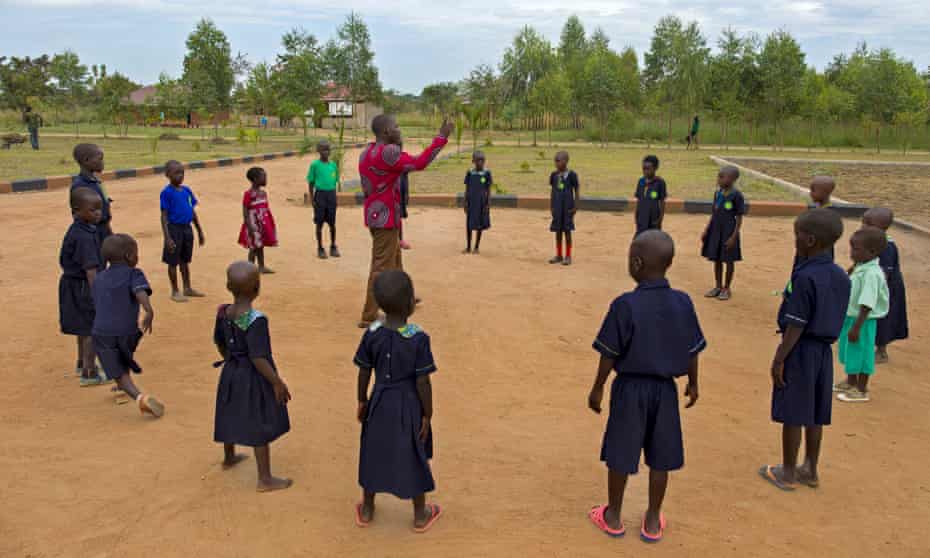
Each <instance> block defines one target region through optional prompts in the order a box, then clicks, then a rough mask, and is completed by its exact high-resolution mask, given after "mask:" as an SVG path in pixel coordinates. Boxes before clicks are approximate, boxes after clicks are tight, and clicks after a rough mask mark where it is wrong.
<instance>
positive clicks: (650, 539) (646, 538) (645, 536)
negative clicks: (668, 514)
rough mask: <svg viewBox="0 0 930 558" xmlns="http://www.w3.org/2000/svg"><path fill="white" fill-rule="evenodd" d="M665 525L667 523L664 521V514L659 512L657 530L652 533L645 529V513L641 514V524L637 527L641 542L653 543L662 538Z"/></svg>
mask: <svg viewBox="0 0 930 558" xmlns="http://www.w3.org/2000/svg"><path fill="white" fill-rule="evenodd" d="M667 526H668V524H667V523H666V522H665V514H664V513H662V512H659V532H658V533H656V534H655V535H652V534H650V533H649V532H648V531H646V514H643V526H642V527H641V528H640V529H639V538H640V539H642V541H643V542H647V543H649V544H655V543H657V542H659V541H661V540H662V535H664V534H665V527H667Z"/></svg>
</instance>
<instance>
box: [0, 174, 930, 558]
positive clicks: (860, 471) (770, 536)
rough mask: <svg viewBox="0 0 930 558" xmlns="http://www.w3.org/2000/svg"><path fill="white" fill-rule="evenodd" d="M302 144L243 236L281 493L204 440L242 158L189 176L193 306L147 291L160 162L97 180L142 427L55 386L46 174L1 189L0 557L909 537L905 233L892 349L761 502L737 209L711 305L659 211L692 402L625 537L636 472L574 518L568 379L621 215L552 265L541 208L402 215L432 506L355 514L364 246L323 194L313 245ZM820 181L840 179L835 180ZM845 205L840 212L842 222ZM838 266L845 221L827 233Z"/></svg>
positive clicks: (917, 552)
mask: <svg viewBox="0 0 930 558" xmlns="http://www.w3.org/2000/svg"><path fill="white" fill-rule="evenodd" d="M308 162H309V160H304V161H299V160H293V159H291V160H282V161H269V162H267V164H266V165H265V166H266V168H267V170H268V173H269V179H270V184H271V187H270V195H271V202H272V209H273V211H274V213H275V217H276V218H277V221H278V224H279V230H280V235H279V236H280V237H281V238H282V245H281V246H280V247H279V248H276V249H272V250H269V254H268V259H269V264H270V265H271V266H273V267H274V268H275V269H276V270H277V271H278V274H277V275H274V276H270V277H266V278H265V279H264V283H263V293H262V296H261V297H260V298H259V299H258V301H257V307H258V308H260V309H261V310H263V311H264V312H265V313H267V314H268V315H269V317H270V324H271V332H272V338H273V346H274V350H275V360H276V361H277V363H278V365H279V366H280V369H281V372H282V374H283V375H284V376H285V378H286V379H287V381H288V383H289V385H290V387H291V390H292V392H293V395H294V399H293V401H292V402H291V406H290V413H291V420H292V431H291V433H290V434H288V435H287V436H285V437H284V438H282V439H281V440H280V441H279V442H278V443H276V444H274V446H273V448H272V459H273V468H274V470H275V472H277V473H278V474H281V475H286V476H290V477H292V478H293V479H295V484H294V486H293V488H292V489H291V490H288V491H285V492H280V493H275V494H257V493H256V492H255V491H254V484H255V475H256V473H255V465H254V459H252V458H251V456H250V459H249V460H248V461H247V462H245V463H244V464H242V465H241V466H239V467H238V468H237V469H235V470H232V471H228V472H224V471H222V470H221V469H220V461H221V458H222V451H221V448H220V447H219V446H217V445H216V444H214V443H213V441H212V429H213V408H214V396H215V390H216V379H217V371H216V370H215V369H213V368H211V366H210V363H211V362H212V361H214V360H215V358H216V354H215V351H214V349H213V347H212V344H211V334H212V327H213V319H214V315H215V309H216V307H217V305H218V304H221V303H223V302H225V301H228V300H229V296H228V295H227V293H226V292H225V288H224V285H225V277H224V268H225V266H226V265H227V264H228V263H230V262H231V261H233V260H235V259H240V258H244V257H245V252H244V250H242V249H241V248H240V247H239V246H238V245H237V244H236V243H235V240H236V238H237V235H238V230H239V224H240V222H241V221H240V219H241V217H240V215H241V213H240V209H239V202H240V200H241V195H242V191H243V189H244V188H245V180H244V178H243V176H244V173H245V170H246V169H245V168H244V167H234V168H228V169H215V170H204V171H196V172H192V173H190V174H189V176H188V180H187V182H188V183H189V184H190V185H191V186H192V187H193V189H194V191H195V192H196V193H197V194H198V196H199V197H200V199H201V202H202V205H201V207H200V215H201V219H202V221H203V224H204V228H205V231H206V236H207V245H206V246H205V247H204V248H201V249H197V251H196V252H195V259H194V264H193V277H194V285H195V287H198V288H200V289H202V290H204V291H206V293H208V297H207V298H206V299H202V300H197V301H192V302H189V303H187V304H175V303H172V302H170V301H169V297H168V295H169V293H168V281H167V277H166V273H165V268H164V266H162V265H161V264H160V263H159V259H160V253H161V233H160V231H159V225H158V202H157V199H158V191H159V189H160V187H161V186H162V184H163V179H162V178H160V177H149V178H143V179H134V180H126V181H119V182H114V183H112V184H110V194H111V196H112V197H113V198H115V200H116V202H115V203H114V206H113V213H114V216H115V217H114V223H113V224H114V228H115V229H116V230H118V231H122V232H129V233H131V234H133V235H134V236H135V237H136V238H137V239H139V241H140V244H141V263H140V266H141V268H142V269H144V270H145V272H146V273H147V274H148V276H149V278H150V280H151V282H152V284H153V287H154V289H155V294H154V295H153V304H154V306H155V311H156V318H155V331H154V335H153V336H152V337H151V338H148V339H146V340H145V341H144V342H143V344H142V346H141V348H140V351H139V353H138V359H139V362H140V363H142V365H143V367H144V368H145V372H144V374H143V375H142V376H141V377H140V378H139V381H140V383H141V385H142V386H144V388H146V389H147V390H150V391H151V392H153V393H155V394H158V395H159V396H160V397H161V398H163V399H164V401H165V402H166V403H167V414H166V416H165V417H164V418H162V419H160V420H152V419H146V418H142V417H140V416H139V414H138V412H137V411H136V410H135V409H133V408H132V407H131V406H130V405H124V406H118V405H116V404H115V403H114V402H113V399H112V396H111V395H110V394H109V390H108V389H107V388H88V389H80V388H78V383H77V379H76V378H75V377H74V376H73V372H72V367H73V362H74V342H73V340H72V339H71V338H67V337H64V336H62V335H60V334H59V333H58V324H57V300H56V285H57V282H58V276H59V269H58V265H57V257H58V250H59V246H60V242H61V237H62V235H63V233H64V231H65V229H66V227H67V225H68V223H69V217H68V212H67V209H66V207H67V205H66V201H65V198H66V196H67V194H66V193H65V192H63V191H56V192H46V193H34V194H23V195H4V196H0V219H2V222H3V223H7V224H8V227H7V239H6V241H5V242H3V243H2V244H0V265H2V266H3V269H4V271H5V273H4V274H3V275H2V276H0V289H2V292H3V301H4V303H5V308H6V314H7V319H6V320H3V321H2V323H0V349H2V351H0V353H2V355H3V360H4V364H5V365H6V370H7V372H6V380H5V381H4V388H3V389H2V390H0V439H2V440H3V443H2V445H0V495H2V500H3V505H2V506H0V556H4V557H7V556H9V557H20V556H28V557H32V558H40V557H42V558H45V557H52V556H81V557H84V556H87V557H109V556H113V557H116V556H120V557H122V556H160V557H167V556H185V557H187V556H211V557H212V556H222V557H227V556H229V557H239V556H242V557H246V556H248V557H256V556H269V557H271V556H274V557H290V556H334V555H345V556H361V555H369V556H515V555H516V556H556V555H558V556H594V555H603V554H604V553H607V552H620V553H624V554H627V553H633V552H648V553H650V555H654V556H682V552H684V553H686V555H688V556H713V557H718V556H734V557H737V556H738V557H743V556H753V557H762V558H766V557H775V556H778V557H783V556H813V555H818V556H837V557H839V556H853V555H858V556H877V555H880V554H882V555H887V556H894V557H905V556H914V557H916V556H927V553H928V546H927V539H926V535H925V533H924V532H923V531H924V529H923V528H922V527H920V525H926V518H927V517H930V481H928V476H927V471H926V469H927V467H926V464H927V462H928V460H930V446H928V444H927V440H928V439H930V414H928V413H927V409H926V402H927V401H928V398H930V381H928V376H927V372H926V362H927V357H928V356H930V350H928V348H927V344H926V343H927V342H928V341H930V336H928V334H927V331H928V326H930V322H928V319H927V318H926V317H925V316H923V314H922V313H919V312H917V311H916V310H915V309H919V308H928V304H930V285H928V281H930V251H928V249H927V248H928V246H930V241H928V240H925V239H921V238H918V237H914V236H911V235H909V234H898V235H897V239H898V242H899V245H900V248H901V252H902V259H903V264H904V273H905V278H906V281H907V286H908V296H909V298H910V300H909V302H910V309H911V312H910V317H911V330H912V332H913V333H912V335H913V337H912V339H910V340H909V341H907V342H903V343H900V344H898V345H894V346H893V347H892V348H891V357H892V363H891V364H889V365H886V366H884V367H882V368H881V369H880V371H879V372H878V374H877V376H876V377H875V379H874V380H873V383H872V386H873V389H874V391H873V400H872V402H871V403H869V404H866V405H861V406H855V407H852V406H844V405H842V404H839V403H838V404H836V405H835V407H834V425H833V426H832V427H830V428H829V429H828V430H827V434H826V438H825V446H824V455H823V461H822V487H821V488H820V489H819V490H817V491H813V490H809V489H804V490H799V491H797V492H795V493H791V494H787V493H781V492H778V491H776V490H775V489H774V488H773V487H772V486H770V485H768V484H766V483H764V482H763V481H762V480H760V479H759V477H758V476H757V474H756V470H757V469H758V467H759V466H760V465H762V464H763V463H767V462H769V463H776V462H778V461H779V459H780V449H779V447H780V445H779V440H780V430H779V429H778V428H777V427H776V426H775V425H774V424H772V423H771V422H770V421H769V408H770V407H769V405H770V398H769V396H770V389H771V388H770V380H769V375H768V365H769V362H770V358H771V355H772V352H773V350H774V348H775V345H776V342H777V339H776V336H775V333H774V332H775V324H774V319H775V312H776V308H777V304H778V298H777V297H776V296H773V295H772V292H773V291H774V290H777V289H779V288H781V287H782V286H783V285H784V283H785V280H786V278H787V277H786V275H787V268H788V266H789V265H790V261H791V255H792V248H791V243H790V242H789V240H788V239H789V235H790V226H791V224H790V221H789V220H787V219H765V220H763V219H761V218H752V217H750V218H747V220H746V224H745V229H744V230H745V236H744V240H743V250H744V254H745V257H746V262H744V263H743V264H741V265H740V266H739V268H738V270H737V275H736V280H735V283H734V294H735V297H734V299H733V300H732V301H730V302H729V303H722V302H717V301H714V302H709V301H707V300H706V299H704V298H701V297H700V293H703V292H704V291H705V290H706V289H707V288H708V287H709V286H710V283H711V280H712V274H711V267H710V265H709V264H708V263H707V262H705V261H703V260H702V259H701V258H700V257H699V255H698V252H699V250H698V235H699V230H700V227H702V226H703V224H704V217H701V216H684V215H670V216H669V218H668V219H667V225H668V229H669V231H670V232H671V233H672V234H673V236H674V237H675V238H676V239H677V241H678V257H677V260H676V262H675V264H674V266H673V268H672V270H671V275H670V278H671V281H672V283H673V285H674V286H676V287H678V288H680V289H683V290H685V291H687V292H689V293H691V294H692V296H694V297H695V303H696V305H697V309H698V313H699V316H700V319H701V322H702V325H703V328H704V332H705V334H706V336H707V338H708V341H709V348H708V349H707V351H706V352H705V353H704V356H703V357H702V361H701V369H702V371H701V374H702V381H701V400H700V401H699V403H698V405H697V406H696V407H695V408H693V409H690V410H687V411H682V414H683V422H684V431H685V432H684V435H685V446H686V456H687V457H686V460H687V464H686V466H685V468H684V469H683V470H682V471H681V472H678V473H676V474H674V475H673V477H672V482H671V484H670V488H669V493H668V497H667V500H666V506H665V513H666V515H667V517H668V521H669V527H668V530H667V533H666V538H665V540H664V541H663V542H662V543H661V544H660V545H658V546H657V547H654V548H651V549H649V550H647V549H646V548H645V546H644V545H643V543H641V542H640V541H639V540H637V537H636V532H637V529H638V526H639V520H640V517H641V513H642V512H643V510H644V509H645V507H646V476H645V475H639V476H637V477H635V478H633V479H631V481H630V483H629V486H628V489H627V499H626V506H625V508H624V511H623V518H624V520H625V522H626V525H627V528H628V529H629V530H630V535H629V536H627V537H626V539H625V540H613V539H609V538H608V537H605V536H604V535H603V534H601V533H599V532H597V531H596V530H595V528H594V527H593V526H592V525H591V524H590V523H589V522H588V520H587V518H586V512H587V510H588V509H589V508H590V507H591V506H593V505H595V504H600V503H603V502H605V501H606V494H605V492H606V487H605V485H606V474H605V469H604V466H603V465H602V464H601V463H600V462H599V461H598V455H599V449H600V442H601V436H602V433H603V428H604V423H605V420H606V416H597V415H594V414H592V413H591V412H590V411H588V409H587V407H586V398H587V394H588V390H589V387H590V384H591V381H592V379H593V377H594V374H595V368H596V363H597V355H596V354H595V353H594V351H593V350H591V348H590V344H591V341H592V339H593V337H594V336H595V334H596V332H597V329H598V327H599V325H600V321H601V319H602V317H603V314H604V312H605V311H606V309H607V307H608V304H609V303H610V301H611V300H612V299H613V297H615V296H616V295H617V294H619V293H621V292H622V291H624V290H627V289H629V288H630V287H631V280H630V279H629V278H628V277H627V275H626V272H625V268H626V263H625V255H626V246H627V240H628V238H629V237H630V235H631V234H632V232H633V224H632V219H631V216H630V214H623V215H612V214H588V213H584V214H580V215H579V216H578V218H577V223H578V229H579V230H578V233H577V246H576V250H575V255H576V265H574V266H573V267H571V268H563V267H561V266H559V267H555V266H549V265H547V264H546V263H545V260H546V259H547V258H548V257H549V256H550V255H551V250H552V237H551V235H550V233H548V232H547V225H548V217H547V216H546V214H545V213H544V212H532V211H523V210H495V211H494V212H493V214H492V220H493V228H492V229H491V230H490V231H489V232H488V233H487V235H486V236H485V240H484V244H483V246H482V249H483V254H482V255H481V256H464V255H461V254H460V250H461V248H462V244H463V238H462V236H463V234H462V233H463V231H462V228H463V227H462V225H463V216H462V214H461V212H459V211H454V210H441V209H412V212H411V213H412V215H411V218H410V220H409V222H408V228H407V238H408V239H409V240H410V241H411V242H412V243H413V245H414V250H412V251H410V252H407V253H405V258H406V266H407V269H408V271H409V272H410V273H411V274H412V276H413V278H414V281H415V284H416V287H417V292H418V294H419V295H420V296H422V297H423V298H424V300H425V303H424V305H423V306H422V307H421V309H420V311H419V312H418V313H417V314H416V315H415V316H414V318H413V319H414V320H415V321H416V322H417V323H419V324H420V325H421V326H422V327H424V328H425V329H426V330H427V331H428V332H429V333H430V334H431V336H432V339H433V349H434V351H435V355H436V358H437V363H438V365H439V368H440V371H439V372H438V373H437V375H436V376H435V377H434V393H435V401H436V415H435V419H434V428H435V432H436V457H435V461H434V473H435V476H436V479H437V484H438V490H437V491H436V493H435V494H433V495H432V496H431V498H434V499H435V500H436V501H438V502H440V503H441V504H442V505H443V506H444V507H445V515H444V517H443V518H442V519H441V520H440V521H439V523H438V524H437V525H436V526H435V528H434V529H433V530H432V531H431V532H430V533H428V534H426V535H423V536H418V535H414V534H412V533H411V531H410V524H411V520H412V514H411V509H410V506H409V504H408V503H406V502H400V501H397V500H394V499H393V498H391V497H382V498H381V499H380V500H379V508H378V516H377V522H376V523H375V524H374V525H372V526H371V527H370V528H369V529H367V530H360V529H358V528H356V527H355V526H354V524H353V520H352V516H353V504H354V503H355V502H356V501H357V499H358V497H359V489H358V486H357V473H356V470H357V469H356V467H357V458H358V436H359V426H358V424H357V422H356V420H355V410H356V405H355V381H356V369H355V368H353V366H352V364H351V361H352V356H353V354H354V352H355V348H356V346H357V343H358V340H359V338H360V332H359V330H357V329H356V328H355V321H356V320H357V318H358V316H359V313H360V310H361V305H362V300H363V295H364V285H365V279H366V277H367V266H368V255H369V250H370V240H369V236H368V233H367V231H366V230H365V229H364V228H363V227H362V223H361V211H360V210H359V209H358V208H354V207H344V208H343V209H342V210H341V212H340V217H339V219H340V221H339V222H340V229H339V234H340V239H341V240H340V246H341V248H342V252H343V254H344V257H343V258H342V259H341V260H328V261H319V260H317V259H316V258H315V257H313V256H312V252H311V245H312V240H311V225H310V219H311V215H310V210H308V209H306V208H303V207H300V206H298V205H297V204H296V203H293V202H289V201H288V198H291V199H296V198H300V197H301V194H302V192H303V189H304V187H305V185H304V184H303V176H304V173H305V170H306V164H307V163H308ZM844 194H845V192H844ZM852 225H853V224H852V223H848V226H852ZM837 253H838V257H839V259H840V261H842V262H845V261H847V253H848V249H847V245H846V241H845V239H844V241H843V243H842V245H841V246H840V247H839V249H838V250H837Z"/></svg>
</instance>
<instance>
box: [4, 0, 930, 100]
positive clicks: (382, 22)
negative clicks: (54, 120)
mask: <svg viewBox="0 0 930 558" xmlns="http://www.w3.org/2000/svg"><path fill="white" fill-rule="evenodd" d="M459 6H463V7H459ZM927 6H928V2H927V0H829V1H827V0H824V1H822V2H821V1H817V0H768V1H755V2H751V3H749V2H745V1H744V2H733V3H725V2H717V1H713V0H691V1H683V0H654V1H652V2H648V3H640V2H633V1H632V0H569V1H566V0H471V1H469V2H454V1H451V0H393V1H385V0H348V1H345V2H321V1H317V0H290V1H286V0H264V1H258V2H256V1H246V0H208V1H200V2H198V1H187V0H0V13H2V14H3V16H2V20H3V23H4V25H3V27H4V30H3V32H2V33H0V56H2V55H18V56H23V55H38V54H42V53H54V52H59V51H62V50H64V49H71V50H74V51H75V52H77V53H78V55H79V56H80V57H81V60H82V61H83V62H84V63H85V64H88V65H90V64H93V63H97V64H100V63H104V64H106V65H107V67H108V68H109V69H110V70H111V71H112V70H119V71H121V72H123V73H125V74H127V75H128V76H129V77H130V78H131V79H133V80H135V81H137V82H140V83H144V84H148V83H152V82H154V81H155V80H157V78H158V75H159V73H161V72H167V73H168V74H170V75H172V76H177V75H179V74H180V72H181V61H182V59H183V56H184V50H185V49H184V39H185V37H186V36H187V34H188V33H189V32H190V31H191V29H192V28H193V27H194V25H195V24H196V22H197V20H198V19H199V18H200V17H203V16H208V17H211V18H212V19H213V20H214V21H216V23H217V24H218V25H219V26H220V28H222V29H223V30H224V31H225V32H226V34H227V36H228V37H229V40H230V42H231V44H232V48H233V52H235V51H241V52H244V53H246V54H247V55H248V57H249V58H250V59H251V60H252V61H261V60H273V59H274V55H275V53H276V51H277V49H278V45H279V43H280V37H281V34H282V33H283V32H285V31H287V30H288V29H289V28H291V27H294V26H297V25H299V26H302V27H304V28H305V29H307V30H308V31H310V32H311V33H313V34H314V35H316V36H317V38H318V39H320V40H321V42H322V41H324V40H325V39H327V38H329V37H330V36H331V35H333V34H334V32H335V29H336V27H337V26H338V25H339V23H340V22H341V21H342V20H343V18H344V17H345V15H346V13H347V12H348V11H349V10H350V9H354V10H355V11H357V12H359V13H361V15H362V17H363V18H364V19H365V21H366V22H367V23H368V25H369V27H370V29H371V34H372V39H373V44H374V49H375V53H376V62H377V65H378V68H379V69H380V72H381V80H382V82H383V83H384V85H385V87H389V88H394V89H398V90H400V91H403V92H411V93H419V91H420V90H421V89H422V87H423V86H424V85H426V84H429V83H433V82H437V81H450V80H458V79H460V78H462V77H463V76H465V75H467V73H468V71H469V70H470V69H471V68H473V67H474V66H476V65H478V64H480V63H488V64H496V63H497V62H498V61H499V60H500V57H501V53H502V52H503V51H504V49H505V48H506V47H507V45H508V44H509V42H510V40H511V39H512V37H513V35H514V34H515V33H516V32H517V31H518V30H519V29H520V27H522V26H523V25H532V26H534V27H536V28H537V29H538V30H540V31H541V32H543V33H544V34H545V35H546V36H547V37H549V38H550V40H552V41H553V43H554V44H555V43H557V42H558V37H559V31H560V29H561V27H562V24H563V23H564V22H565V19H566V18H567V17H568V16H569V15H571V14H572V13H575V14H577V15H578V16H579V17H580V18H581V20H582V22H583V23H584V25H585V27H586V28H587V29H588V31H589V33H590V32H591V31H593V29H594V28H595V27H597V26H600V27H602V28H603V29H604V30H605V31H606V32H607V34H608V36H609V37H610V39H611V44H612V45H613V46H614V47H616V48H621V47H624V46H627V45H630V46H633V47H634V48H635V49H636V51H637V53H639V54H640V56H642V53H643V51H644V50H646V49H647V48H648V45H649V38H650V36H651V34H652V28H653V27H654V25H655V23H656V22H657V21H658V19H659V18H660V17H662V16H663V15H666V14H675V15H678V16H679V17H681V18H682V19H685V20H696V21H698V22H699V23H700V25H701V27H702V29H703V31H704V33H705V35H706V36H707V37H708V44H710V45H711V46H714V45H715V43H716V38H717V36H718V35H719V33H720V30H721V29H723V28H725V27H727V26H731V27H733V28H734V29H736V30H737V31H740V32H747V31H755V32H757V33H760V34H763V35H764V34H767V33H769V32H771V31H772V30H774V29H777V28H785V29H787V30H788V31H790V32H791V33H792V34H794V36H795V37H797V38H798V39H799V40H800V42H801V46H802V48H803V49H804V51H805V52H806V53H807V60H808V63H809V64H813V65H815V66H817V67H818V68H823V66H824V65H825V64H826V63H827V62H829V60H830V59H831V58H832V57H833V55H834V54H836V53H839V52H849V51H850V50H852V49H853V48H854V47H855V45H856V43H858V42H860V41H866V42H867V43H868V44H869V46H870V47H879V46H888V47H892V48H894V49H895V50H896V51H897V53H898V54H899V55H901V56H903V57H905V58H907V59H909V60H912V61H913V62H914V63H915V64H916V65H917V67H918V68H919V69H920V70H921V71H923V70H925V69H926V68H927V67H928V65H930V33H928V31H930V9H928V8H927ZM8 24H10V25H8Z"/></svg>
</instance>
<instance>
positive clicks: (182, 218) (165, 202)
mask: <svg viewBox="0 0 930 558" xmlns="http://www.w3.org/2000/svg"><path fill="white" fill-rule="evenodd" d="M196 206H197V198H196V197H194V192H192V191H191V189H190V188H188V187H187V186H184V185H182V186H181V187H180V188H175V187H174V186H172V185H171V184H169V185H167V186H165V189H164V190H162V191H161V209H162V211H167V212H168V222H169V223H171V224H173V225H190V224H191V221H193V220H194V207H196Z"/></svg>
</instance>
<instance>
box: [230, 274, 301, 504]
mask: <svg viewBox="0 0 930 558" xmlns="http://www.w3.org/2000/svg"><path fill="white" fill-rule="evenodd" d="M226 281H227V282H226V288H227V289H229V292H231V293H232V294H233V296H234V297H235V300H234V302H233V303H232V304H224V305H223V306H220V308H219V311H218V313H217V316H216V327H215V328H214V330H213V341H214V343H216V348H217V350H219V352H220V355H221V356H222V357H223V360H222V361H220V362H217V363H216V364H214V366H216V367H219V366H222V367H223V372H222V374H220V381H219V386H218V387H217V390H216V420H215V423H214V430H213V439H214V440H215V441H217V442H220V443H222V444H223V451H224V454H225V459H224V460H223V468H224V469H227V468H230V467H232V466H234V465H236V464H237V463H239V462H240V461H242V460H243V459H245V457H244V456H241V455H236V444H239V445H243V446H252V447H253V448H255V461H256V462H257V465H258V485H257V487H256V489H257V490H258V491H259V492H270V491H272V490H281V489H283V488H288V487H290V486H291V484H292V481H291V479H281V478H277V477H274V476H272V475H271V450H270V449H269V444H270V443H271V442H273V441H275V440H277V439H278V438H280V437H281V436H282V435H284V434H285V433H287V432H288V431H289V430H290V429H291V423H290V419H289V418H288V414H287V402H288V401H290V400H291V394H290V392H289V391H288V389H287V385H285V383H284V380H282V379H281V376H279V375H278V369H277V367H276V366H275V364H274V359H273V358H272V356H271V338H270V337H269V334H268V318H266V317H265V315H264V314H262V313H261V312H259V311H258V310H255V309H254V308H252V301H253V300H255V299H256V298H257V297H258V291H259V287H260V285H261V279H260V275H259V270H258V268H257V267H255V266H254V265H253V264H251V263H248V262H236V263H234V264H232V265H230V266H229V268H228V269H227V270H226Z"/></svg>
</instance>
